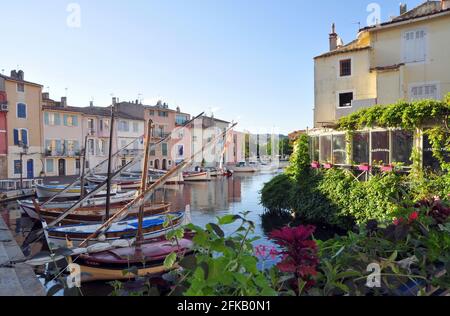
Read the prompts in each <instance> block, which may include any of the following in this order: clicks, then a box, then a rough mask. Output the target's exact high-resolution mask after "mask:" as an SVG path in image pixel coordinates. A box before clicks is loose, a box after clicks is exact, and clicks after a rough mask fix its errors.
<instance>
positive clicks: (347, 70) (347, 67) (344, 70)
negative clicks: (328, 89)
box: [339, 59, 352, 77]
mask: <svg viewBox="0 0 450 316" xmlns="http://www.w3.org/2000/svg"><path fill="white" fill-rule="evenodd" d="M339 69H340V76H341V77H348V76H351V75H352V60H351V59H344V60H341V61H340V62H339Z"/></svg>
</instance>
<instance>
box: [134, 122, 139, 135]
mask: <svg viewBox="0 0 450 316" xmlns="http://www.w3.org/2000/svg"><path fill="white" fill-rule="evenodd" d="M133 132H134V133H137V132H139V123H138V122H133Z"/></svg>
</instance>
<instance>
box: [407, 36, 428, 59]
mask: <svg viewBox="0 0 450 316" xmlns="http://www.w3.org/2000/svg"><path fill="white" fill-rule="evenodd" d="M426 39H427V33H426V31H425V30H414V31H408V32H405V33H404V34H403V62H405V63H415V62H423V61H425V59H426V46H427V45H426V42H427V41H426Z"/></svg>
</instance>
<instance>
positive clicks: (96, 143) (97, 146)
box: [95, 139, 101, 155]
mask: <svg viewBox="0 0 450 316" xmlns="http://www.w3.org/2000/svg"><path fill="white" fill-rule="evenodd" d="M95 148H96V150H97V155H100V154H101V152H100V145H99V143H98V139H96V140H95Z"/></svg>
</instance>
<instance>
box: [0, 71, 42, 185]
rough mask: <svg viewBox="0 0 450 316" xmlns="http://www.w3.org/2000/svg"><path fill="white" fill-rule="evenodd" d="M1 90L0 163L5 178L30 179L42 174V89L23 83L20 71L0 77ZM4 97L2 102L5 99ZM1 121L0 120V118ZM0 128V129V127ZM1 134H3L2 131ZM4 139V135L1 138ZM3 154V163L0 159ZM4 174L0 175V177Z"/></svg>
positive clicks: (31, 83)
mask: <svg viewBox="0 0 450 316" xmlns="http://www.w3.org/2000/svg"><path fill="white" fill-rule="evenodd" d="M0 81H1V83H0V86H1V87H2V89H3V91H2V92H3V93H2V95H3V97H2V99H3V104H6V105H7V106H5V105H3V111H2V112H3V115H2V116H3V119H4V112H6V111H7V112H6V124H5V122H4V123H3V128H4V130H5V131H6V140H7V144H6V145H7V146H6V153H5V144H4V143H3V145H2V146H0V148H2V147H3V149H2V150H1V151H2V153H3V158H2V163H3V165H6V166H7V168H6V170H7V172H6V177H7V178H15V179H18V178H20V177H22V178H29V179H33V178H35V177H39V176H40V175H42V172H43V170H44V165H43V160H42V149H43V146H42V120H41V117H42V113H41V93H42V86H41V85H39V84H36V83H33V82H28V81H25V80H24V72H23V71H21V70H19V71H15V70H14V71H11V76H9V77H8V76H4V75H0ZM5 98H6V102H5V100H4V99H5ZM0 120H1V119H0ZM0 124H1V123H0ZM0 129H1V127H0ZM2 134H5V132H3V133H2ZM3 140H4V135H3ZM5 155H6V161H5V159H4V157H5ZM4 175H5V172H3V176H4Z"/></svg>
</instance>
